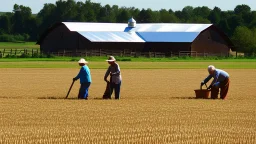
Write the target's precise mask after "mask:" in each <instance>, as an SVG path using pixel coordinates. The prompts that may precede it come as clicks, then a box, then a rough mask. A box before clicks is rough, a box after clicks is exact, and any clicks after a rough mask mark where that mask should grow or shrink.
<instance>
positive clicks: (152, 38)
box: [136, 32, 199, 42]
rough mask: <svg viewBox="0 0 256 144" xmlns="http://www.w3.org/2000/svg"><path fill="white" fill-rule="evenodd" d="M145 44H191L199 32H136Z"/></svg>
mask: <svg viewBox="0 0 256 144" xmlns="http://www.w3.org/2000/svg"><path fill="white" fill-rule="evenodd" d="M136 34H138V35H139V36H140V37H141V38H142V39H143V40H144V41H146V42H193V41H194V39H195V38H196V37H197V36H198V35H199V32H136Z"/></svg>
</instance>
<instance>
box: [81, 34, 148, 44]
mask: <svg viewBox="0 0 256 144" xmlns="http://www.w3.org/2000/svg"><path fill="white" fill-rule="evenodd" d="M78 33H79V34H80V35H82V36H84V37H85V38H87V39H88V40H90V41H92V42H145V41H144V40H143V39H141V38H140V37H139V36H138V35H137V34H136V33H134V32H132V33H128V32H81V31H78Z"/></svg>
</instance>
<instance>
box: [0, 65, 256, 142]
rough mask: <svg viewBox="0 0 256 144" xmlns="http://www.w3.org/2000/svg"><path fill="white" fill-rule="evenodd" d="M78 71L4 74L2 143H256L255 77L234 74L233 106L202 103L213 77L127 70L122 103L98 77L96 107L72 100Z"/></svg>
mask: <svg viewBox="0 0 256 144" xmlns="http://www.w3.org/2000/svg"><path fill="white" fill-rule="evenodd" d="M78 70H79V69H74V68H70V69H67V68H59V69H54V68H51V69H47V68H44V69H40V68H24V69H22V68H1V69H0V77H1V79H0V90H1V91H0V143H24V144H25V143H26V144H27V143H102V144H103V143H104V144H105V143H145V144H146V143H147V144H148V143H177V144H180V143H218V144H219V143H232V144H233V143H248V144H252V143H256V94H255V88H256V75H255V72H256V70H254V69H247V70H243V69H240V70H238V69H227V72H228V73H229V74H230V75H231V78H230V80H231V83H230V91H229V95H228V97H227V100H209V99H195V94H194V89H198V88H199V86H200V82H201V80H203V79H204V78H205V77H206V76H207V71H206V70H205V69H158V70H153V69H123V70H122V76H123V82H122V87H121V99H120V100H114V99H113V100H102V99H101V97H102V95H103V93H104V90H105V82H104V81H103V76H104V73H105V70H103V69H92V70H91V73H92V81H93V82H92V85H91V87H90V90H89V100H87V101H86V100H77V99H76V98H77V93H78V88H79V82H75V84H74V86H73V88H72V90H71V92H70V95H69V98H68V99H64V97H65V96H66V94H67V91H68V89H69V87H70V85H71V82H72V78H73V77H74V76H76V74H77V73H78ZM112 97H113V96H112Z"/></svg>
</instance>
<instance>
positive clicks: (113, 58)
mask: <svg viewBox="0 0 256 144" xmlns="http://www.w3.org/2000/svg"><path fill="white" fill-rule="evenodd" d="M106 61H108V62H113V61H116V59H115V57H113V56H110V57H109V58H108V60H106Z"/></svg>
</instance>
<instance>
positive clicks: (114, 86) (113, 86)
mask: <svg viewBox="0 0 256 144" xmlns="http://www.w3.org/2000/svg"><path fill="white" fill-rule="evenodd" d="M113 89H115V99H120V89H121V82H120V83H119V84H115V83H112V82H111V83H110V95H112V93H113Z"/></svg>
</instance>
